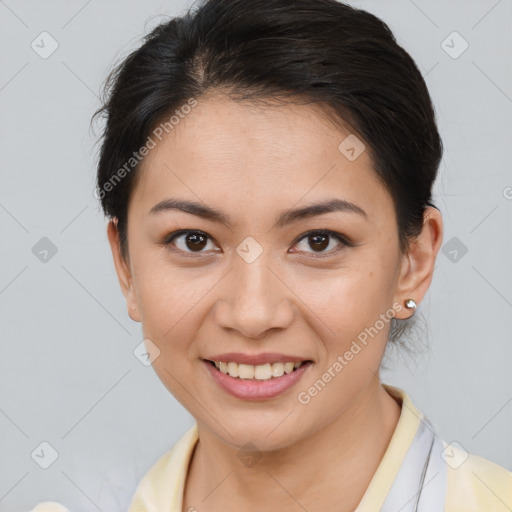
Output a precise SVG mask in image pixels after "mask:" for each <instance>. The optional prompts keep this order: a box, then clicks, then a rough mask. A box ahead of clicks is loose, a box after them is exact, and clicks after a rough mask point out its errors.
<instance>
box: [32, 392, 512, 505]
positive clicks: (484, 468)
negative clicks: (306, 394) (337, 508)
mask: <svg viewBox="0 0 512 512" xmlns="http://www.w3.org/2000/svg"><path fill="white" fill-rule="evenodd" d="M384 387H385V388H386V390H387V391H388V392H389V393H390V394H391V395H393V396H394V397H395V398H396V399H398V401H399V402H401V403H402V412H401V414H400V418H399V420H398V423H397V426H396V428H395V431H394V433H393V436H392V437H391V440H390V442H389V445H388V448H387V450H386V452H385V454H384V457H383V458H382V460H381V462H380V464H379V467H378V468H377V471H376V472H375V474H374V476H373V478H372V480H371V482H370V485H369V486H368V488H367V490H366V492H365V494H364V496H363V498H362V500H361V502H360V503H359V505H358V507H357V509H356V510H355V512H378V511H380V510H381V507H382V506H383V504H384V502H385V500H386V497H387V496H388V494H389V492H390V490H391V487H392V485H393V481H394V480H395V477H396V476H397V474H398V471H399V469H400V467H401V466H402V464H403V462H404V459H405V456H406V454H407V452H408V450H409V448H410V446H411V443H412V442H413V439H414V438H415V436H416V433H417V431H418V427H419V426H420V421H422V420H423V418H424V416H423V414H422V413H421V412H420V411H419V410H418V409H417V408H416V407H415V406H414V405H413V403H412V402H411V400H410V398H409V396H408V394H407V393H405V392H404V391H403V390H401V389H399V388H396V387H392V386H389V385H384ZM197 440H198V430H197V423H194V425H193V426H192V427H191V428H190V429H189V430H188V431H187V432H186V433H185V434H184V435H183V436H182V437H181V439H180V440H179V441H178V442H177V443H176V444H175V445H174V446H173V447H172V448H171V449H170V450H169V451H167V452H166V453H165V454H164V455H162V456H161V457H160V458H159V459H158V460H157V462H156V463H155V464H154V465H153V466H152V467H151V468H150V470H149V471H148V472H147V473H146V475H145V476H144V477H143V478H142V480H141V481H140V483H139V485H138V487H137V489H136V491H135V493H134V495H133V497H132V500H131V503H130V506H129V509H128V512H182V500H183V491H184V488H185V477H186V474H187V470H188V466H189V462H190V457H191V455H192V452H193V450H194V447H195V445H196V442H197ZM442 444H443V446H444V448H445V451H444V452H443V458H444V461H443V462H442V463H443V464H444V463H446V497H445V502H444V510H445V512H511V511H512V472H510V471H508V470H506V469H505V468H503V467H501V466H498V465H497V464H494V463H493V462H490V461H488V460H486V459H484V458H482V457H478V456H476V455H471V454H468V453H466V452H464V451H463V450H461V449H460V448H458V447H457V446H453V445H448V444H447V443H445V442H444V441H443V442H442ZM436 456H440V455H436ZM31 512H69V511H68V510H67V509H66V508H65V507H63V506H62V505H60V504H58V503H56V502H43V503H40V504H39V505H37V506H36V507H35V508H34V509H32V511H31ZM432 512H435V511H432Z"/></svg>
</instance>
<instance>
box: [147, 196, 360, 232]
mask: <svg viewBox="0 0 512 512" xmlns="http://www.w3.org/2000/svg"><path fill="white" fill-rule="evenodd" d="M170 210H171V211H172V210H175V211H181V212H185V213H190V214H192V215H196V216H197V217H201V218H203V219H207V220H211V221H213V222H219V223H222V224H226V225H227V226H231V225H232V223H231V221H230V219H229V217H228V216H227V215H226V214H224V213H222V212H221V211H219V210H217V209H215V208H211V207H210V206H207V205H205V204H201V203H197V202H195V201H190V200H186V199H173V198H169V199H164V200H163V201H160V202H159V203H158V204H156V205H155V206H153V208H151V210H150V211H149V214H150V215H156V214H158V213H161V212H165V211H170ZM332 212H351V213H356V214H358V215H361V216H363V217H365V218H366V219H368V214H367V213H366V211H365V210H363V208H361V207H360V206H357V205H356V204H354V203H351V202H349V201H345V200H343V199H328V200H326V201H322V202H320V203H315V204H311V205H308V206H304V207H302V208H296V209H292V210H285V211H283V212H281V213H280V214H279V216H278V217H277V220H276V222H275V224H274V227H283V226H286V225H287V224H291V223H292V222H296V221H298V220H302V219H306V218H309V217H315V216H317V215H323V214H325V213H332Z"/></svg>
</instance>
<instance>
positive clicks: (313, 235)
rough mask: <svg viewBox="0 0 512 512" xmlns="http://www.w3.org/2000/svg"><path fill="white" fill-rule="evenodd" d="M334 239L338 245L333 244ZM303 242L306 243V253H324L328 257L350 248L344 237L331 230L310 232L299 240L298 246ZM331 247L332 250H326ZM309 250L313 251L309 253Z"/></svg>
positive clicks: (304, 244)
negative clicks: (347, 247)
mask: <svg viewBox="0 0 512 512" xmlns="http://www.w3.org/2000/svg"><path fill="white" fill-rule="evenodd" d="M333 239H334V240H336V241H337V242H338V244H336V243H334V244H331V240H333ZM303 241H305V243H303V247H304V248H305V250H304V252H309V253H311V252H313V253H319V254H321V255H323V254H324V253H325V254H327V255H329V254H335V253H337V252H338V251H340V250H342V249H343V248H344V247H345V246H350V244H349V242H348V241H347V240H346V239H345V238H344V237H343V236H341V235H340V234H339V233H336V232H335V231H329V230H316V231H309V232H308V233H305V234H304V235H303V236H302V237H301V238H300V239H299V240H298V242H297V245H300V243H301V242H303ZM329 247H330V249H329V250H326V249H328V248H329ZM308 248H310V249H312V251H308V250H307V249H308Z"/></svg>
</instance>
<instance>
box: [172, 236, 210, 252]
mask: <svg viewBox="0 0 512 512" xmlns="http://www.w3.org/2000/svg"><path fill="white" fill-rule="evenodd" d="M208 241H210V237H209V236H208V235H207V234H206V233H203V232H202V231H178V232H177V233H173V234H172V235H171V236H170V237H168V238H167V239H166V240H165V241H164V244H165V245H166V246H167V245H174V246H175V247H176V248H177V249H178V251H182V252H185V253H189V254H190V253H201V252H205V251H203V249H204V248H205V247H207V245H208ZM211 243H212V246H213V248H215V246H214V245H213V242H211Z"/></svg>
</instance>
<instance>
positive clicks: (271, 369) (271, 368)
mask: <svg viewBox="0 0 512 512" xmlns="http://www.w3.org/2000/svg"><path fill="white" fill-rule="evenodd" d="M204 361H205V362H207V363H210V364H211V365H212V366H213V367H214V368H216V369H217V370H218V371H219V372H221V373H224V374H225V375H229V376H230V377H233V378H235V379H240V380H253V381H257V380H271V379H278V378H279V377H282V376H283V375H287V374H289V373H292V372H294V371H296V370H297V369H298V368H300V367H302V366H305V365H308V364H312V363H313V361H311V360H309V359H308V360H306V361H296V362H292V361H290V362H286V363H281V362H278V363H266V364H259V365H252V364H242V363H237V362H234V361H229V362H225V361H210V360H209V359H204Z"/></svg>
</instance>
